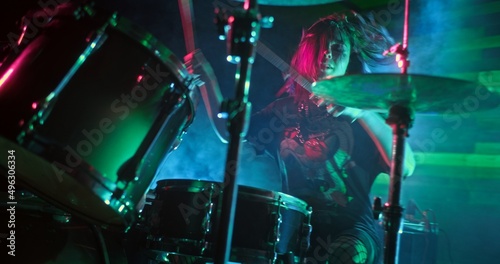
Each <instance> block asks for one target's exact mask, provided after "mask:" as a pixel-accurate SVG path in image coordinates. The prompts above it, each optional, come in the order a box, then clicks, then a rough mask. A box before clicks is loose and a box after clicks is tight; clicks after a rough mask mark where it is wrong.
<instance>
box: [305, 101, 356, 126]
mask: <svg viewBox="0 0 500 264" xmlns="http://www.w3.org/2000/svg"><path fill="white" fill-rule="evenodd" d="M309 99H311V100H312V101H313V102H314V103H315V104H316V105H317V106H318V107H321V106H326V111H327V112H328V113H329V114H331V115H332V116H334V117H339V116H347V117H349V118H351V122H354V121H356V119H357V118H359V117H360V116H361V115H362V114H363V112H364V111H363V110H362V109H359V108H353V107H348V106H342V105H338V104H335V103H334V102H331V101H330V100H327V99H324V98H321V97H318V96H316V95H313V94H312V95H311V96H310V97H309Z"/></svg>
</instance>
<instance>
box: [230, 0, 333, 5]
mask: <svg viewBox="0 0 500 264" xmlns="http://www.w3.org/2000/svg"><path fill="white" fill-rule="evenodd" d="M236 1H237V2H245V0H236ZM340 1H342V0H257V4H259V5H270V6H310V5H323V4H330V3H335V2H340Z"/></svg>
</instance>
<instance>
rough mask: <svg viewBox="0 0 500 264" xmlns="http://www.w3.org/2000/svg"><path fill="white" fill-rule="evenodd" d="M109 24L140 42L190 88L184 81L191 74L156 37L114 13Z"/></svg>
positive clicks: (190, 76)
mask: <svg viewBox="0 0 500 264" xmlns="http://www.w3.org/2000/svg"><path fill="white" fill-rule="evenodd" d="M110 25H111V26H112V27H114V28H116V29H118V30H119V31H120V32H122V33H124V34H125V35H127V36H128V37H130V38H132V39H133V40H134V41H136V42H137V43H140V44H141V45H142V46H143V47H144V48H146V49H148V50H149V51H150V52H151V54H153V55H154V56H155V57H157V58H158V59H160V61H161V62H163V63H164V64H165V65H166V66H167V67H168V69H169V70H170V71H171V73H172V74H174V75H175V77H176V78H177V80H179V81H181V84H183V85H186V88H188V89H189V90H191V88H192V87H189V83H188V82H186V80H188V81H190V80H191V79H192V75H190V74H189V73H188V71H187V69H186V67H185V66H184V64H183V63H182V62H181V61H180V60H179V59H178V58H177V57H176V56H175V54H174V53H173V52H172V51H171V50H170V49H169V48H167V47H166V46H165V45H164V44H162V43H161V42H160V41H159V40H158V39H157V38H156V37H154V36H153V35H152V34H150V33H147V31H145V30H143V29H142V28H140V27H139V26H136V25H135V24H133V23H132V22H131V21H130V20H128V19H126V18H124V17H120V16H118V15H117V14H114V15H113V16H112V17H111V18H110ZM183 80H184V82H183Z"/></svg>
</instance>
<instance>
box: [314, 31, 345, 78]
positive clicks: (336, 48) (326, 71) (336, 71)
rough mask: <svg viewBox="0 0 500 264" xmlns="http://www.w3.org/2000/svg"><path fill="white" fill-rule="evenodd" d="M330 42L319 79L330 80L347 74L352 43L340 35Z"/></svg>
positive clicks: (325, 52)
mask: <svg viewBox="0 0 500 264" xmlns="http://www.w3.org/2000/svg"><path fill="white" fill-rule="evenodd" d="M336 35H337V36H336V37H335V38H334V40H332V41H330V43H329V44H328V47H327V50H326V51H324V52H323V65H322V71H321V76H320V78H319V79H329V78H333V77H338V76H342V75H344V74H345V73H346V70H347V65H348V64H349V55H350V54H351V43H350V41H349V40H348V38H347V37H342V36H340V34H336Z"/></svg>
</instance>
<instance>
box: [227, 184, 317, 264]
mask: <svg viewBox="0 0 500 264" xmlns="http://www.w3.org/2000/svg"><path fill="white" fill-rule="evenodd" d="M311 213H312V209H311V208H310V207H309V206H308V205H307V203H305V202H304V201H302V200H300V199H298V198H295V197H293V196H290V195H287V194H284V193H281V192H274V191H268V190H262V189H257V188H253V187H246V186H239V187H238V200H237V206H236V212H235V218H234V230H233V238H232V245H231V257H230V260H231V261H234V262H241V263H275V262H279V263H283V262H284V263H299V262H300V263H301V260H303V259H304V257H305V252H306V251H307V249H308V247H309V237H310V233H311V224H310V219H311Z"/></svg>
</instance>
